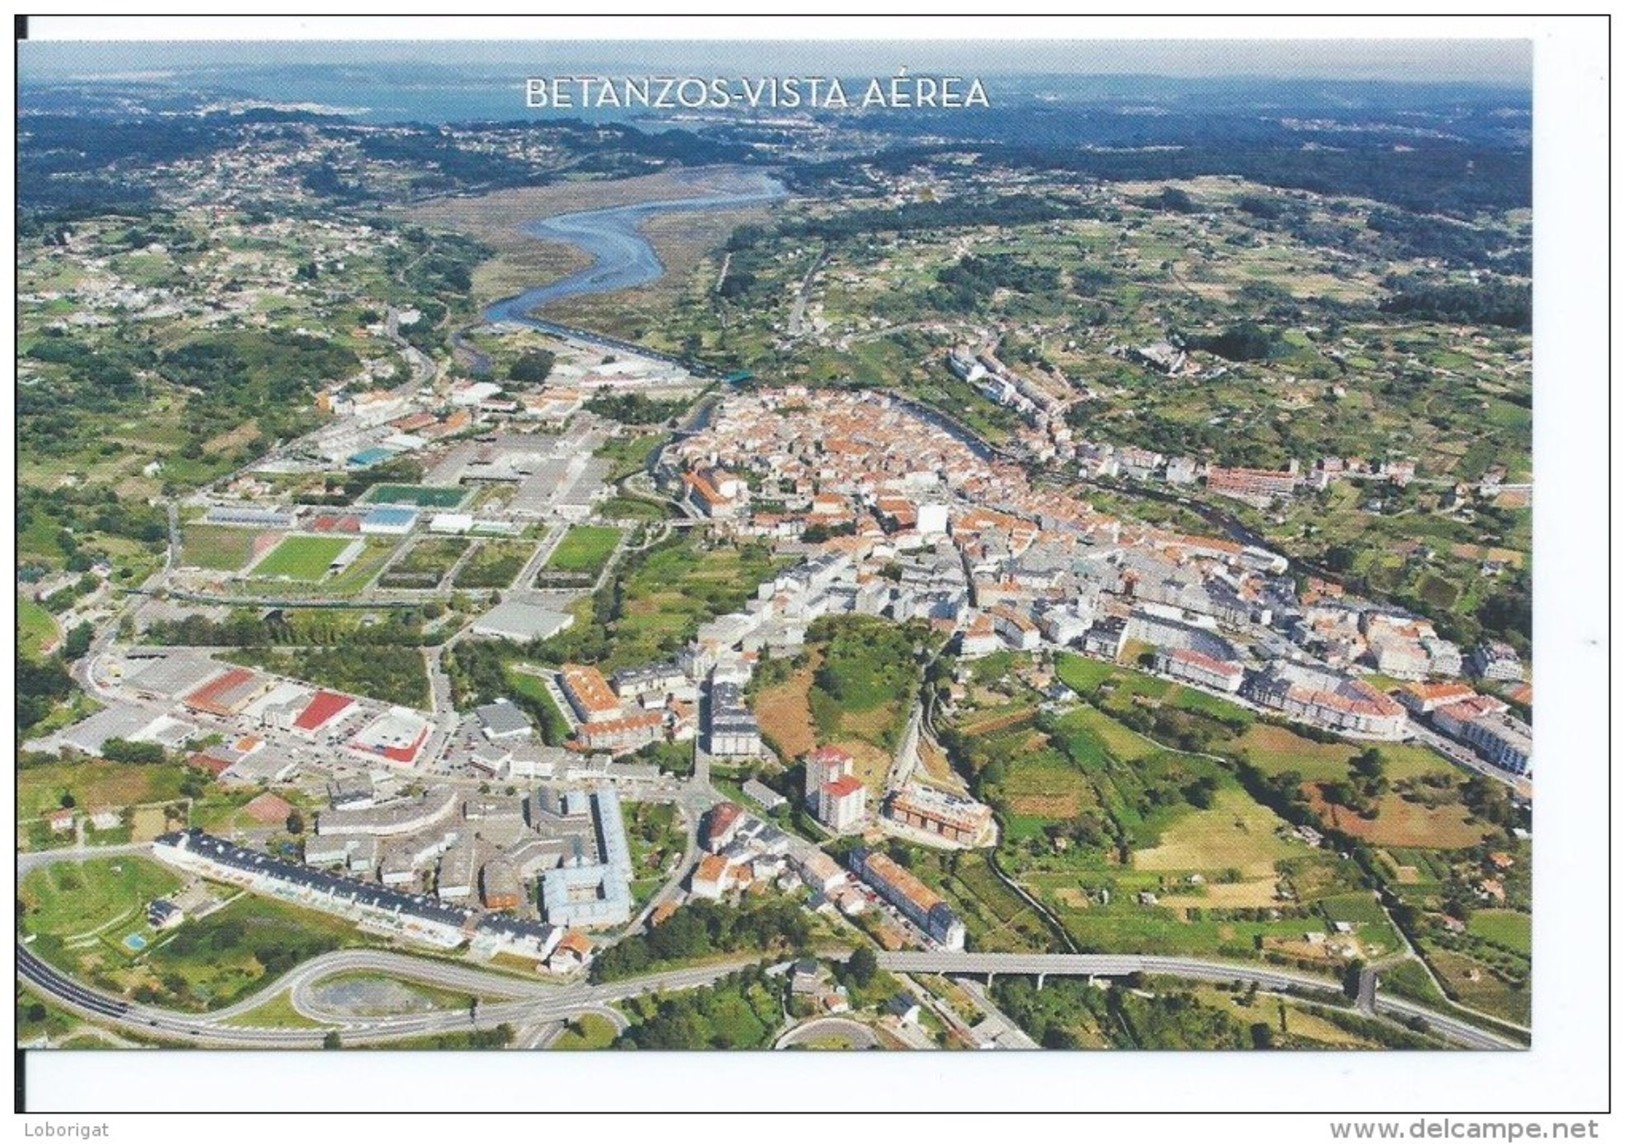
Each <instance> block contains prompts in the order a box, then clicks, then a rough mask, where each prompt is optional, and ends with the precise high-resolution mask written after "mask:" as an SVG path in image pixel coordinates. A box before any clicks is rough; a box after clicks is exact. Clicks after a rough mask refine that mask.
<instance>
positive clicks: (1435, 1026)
mask: <svg viewBox="0 0 1625 1144" xmlns="http://www.w3.org/2000/svg"><path fill="white" fill-rule="evenodd" d="M880 967H881V968H882V969H888V970H891V971H893V972H897V973H954V974H986V975H993V974H1007V973H1014V974H1020V975H1022V976H1024V977H1042V976H1045V975H1048V974H1063V975H1069V976H1081V975H1087V976H1090V977H1124V976H1127V975H1128V974H1130V973H1151V974H1162V975H1164V976H1169V977H1181V978H1186V979H1189V980H1193V981H1227V982H1228V981H1239V982H1249V983H1253V982H1256V983H1257V984H1258V985H1259V986H1260V987H1262V988H1265V989H1272V990H1277V991H1287V990H1304V989H1307V990H1312V991H1315V992H1320V993H1336V992H1340V990H1339V989H1338V986H1337V984H1336V983H1335V982H1332V981H1329V980H1327V979H1326V978H1324V977H1312V976H1310V975H1309V974H1306V973H1297V972H1294V971H1292V970H1287V969H1280V968H1277V967H1275V966H1267V965H1240V964H1235V963H1232V962H1221V961H1204V960H1201V959H1199V958H1185V957H1159V956H1149V955H1141V954H1101V953H953V952H946V951H944V952H924V953H916V952H905V953H882V954H880ZM1373 1005H1374V1011H1375V1012H1377V1013H1378V1014H1380V1015H1382V1016H1387V1017H1394V1018H1397V1019H1399V1020H1402V1021H1403V1020H1405V1019H1407V1018H1420V1019H1421V1020H1423V1021H1425V1022H1427V1026H1428V1029H1429V1031H1431V1032H1433V1033H1436V1034H1438V1035H1439V1036H1441V1037H1445V1038H1447V1039H1449V1040H1452V1041H1455V1042H1456V1043H1457V1044H1460V1045H1462V1046H1464V1047H1466V1048H1470V1049H1522V1048H1523V1047H1524V1046H1523V1045H1521V1044H1519V1043H1518V1042H1516V1041H1513V1040H1511V1039H1509V1038H1506V1037H1502V1036H1500V1035H1498V1034H1495V1033H1491V1032H1487V1031H1486V1030H1484V1029H1480V1028H1479V1027H1478V1026H1476V1025H1471V1024H1468V1023H1467V1022H1466V1021H1463V1020H1460V1019H1459V1018H1456V1017H1452V1016H1449V1015H1447V1014H1444V1013H1440V1012H1439V1011H1437V1010H1435V1009H1429V1008H1427V1007H1426V1006H1423V1005H1419V1004H1417V1003H1416V1002H1414V1001H1408V1000H1406V999H1404V998H1401V997H1393V996H1388V995H1383V996H1379V997H1376V998H1374V999H1373Z"/></svg>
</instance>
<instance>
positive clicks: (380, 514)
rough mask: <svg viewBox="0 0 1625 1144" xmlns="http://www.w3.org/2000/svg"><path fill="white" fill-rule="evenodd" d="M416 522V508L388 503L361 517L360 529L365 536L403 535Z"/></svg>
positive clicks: (410, 529) (409, 530)
mask: <svg viewBox="0 0 1625 1144" xmlns="http://www.w3.org/2000/svg"><path fill="white" fill-rule="evenodd" d="M417 522H418V512H417V510H416V509H412V508H400V507H397V506H394V505H388V506H385V507H383V508H375V509H373V510H372V511H371V512H369V513H367V515H366V516H364V517H362V518H361V531H362V533H363V534H364V535H367V536H405V535H406V534H407V533H409V532H411V531H412V526H413V525H415V524H417Z"/></svg>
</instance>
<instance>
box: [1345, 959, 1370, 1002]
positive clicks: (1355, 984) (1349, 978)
mask: <svg viewBox="0 0 1625 1144" xmlns="http://www.w3.org/2000/svg"><path fill="white" fill-rule="evenodd" d="M1364 972H1365V962H1363V961H1361V960H1360V959H1359V958H1355V959H1354V960H1353V961H1351V962H1349V963H1348V967H1347V968H1346V969H1344V970H1343V992H1344V993H1346V994H1347V995H1348V997H1349V999H1350V1000H1357V999H1358V998H1359V996H1360V975H1361V974H1363V973H1364Z"/></svg>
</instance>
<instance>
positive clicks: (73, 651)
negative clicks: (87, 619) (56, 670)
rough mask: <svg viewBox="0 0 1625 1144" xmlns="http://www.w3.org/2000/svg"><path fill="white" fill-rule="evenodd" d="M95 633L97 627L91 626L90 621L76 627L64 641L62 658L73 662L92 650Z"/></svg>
mask: <svg viewBox="0 0 1625 1144" xmlns="http://www.w3.org/2000/svg"><path fill="white" fill-rule="evenodd" d="M95 634H96V629H95V628H93V627H91V626H90V624H89V623H83V624H80V625H79V626H78V627H76V628H74V629H73V630H72V631H71V632H69V633H68V635H67V638H66V639H64V640H63V641H62V658H63V659H65V660H67V661H68V662H69V663H72V662H73V661H74V660H76V659H78V658H80V657H81V656H83V655H84V654H85V653H86V652H87V651H89V650H90V641H91V638H92V637H93V636H94V635H95Z"/></svg>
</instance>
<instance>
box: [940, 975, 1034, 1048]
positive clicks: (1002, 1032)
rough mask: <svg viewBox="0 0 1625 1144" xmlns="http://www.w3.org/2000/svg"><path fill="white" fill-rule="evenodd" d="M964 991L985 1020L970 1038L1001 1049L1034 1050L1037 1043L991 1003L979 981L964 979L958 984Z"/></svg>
mask: <svg viewBox="0 0 1625 1144" xmlns="http://www.w3.org/2000/svg"><path fill="white" fill-rule="evenodd" d="M959 987H960V988H961V989H963V990H964V991H965V996H967V997H969V998H970V999H971V1003H972V1004H974V1005H975V1006H976V1007H977V1008H978V1009H980V1010H981V1011H982V1015H983V1017H984V1018H985V1019H984V1020H983V1021H982V1022H981V1023H980V1024H978V1025H977V1026H976V1029H975V1031H974V1032H973V1033H972V1036H974V1037H977V1038H980V1039H981V1040H982V1041H983V1042H992V1043H994V1044H996V1045H998V1046H1000V1047H1001V1048H1008V1049H1036V1048H1038V1047H1039V1046H1038V1042H1037V1041H1035V1040H1033V1039H1032V1038H1031V1037H1029V1036H1028V1035H1027V1033H1026V1030H1024V1029H1023V1028H1022V1027H1021V1026H1020V1025H1018V1024H1016V1023H1015V1022H1014V1021H1012V1020H1011V1019H1010V1018H1009V1016H1008V1015H1006V1014H1005V1012H1004V1010H1003V1009H1000V1008H999V1007H998V1006H997V1005H995V1004H994V1003H993V1000H992V998H990V997H989V996H988V995H987V989H986V988H985V987H984V986H983V985H982V983H981V982H980V981H973V980H971V979H970V978H965V979H964V980H962V981H961V982H960V983H959Z"/></svg>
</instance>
